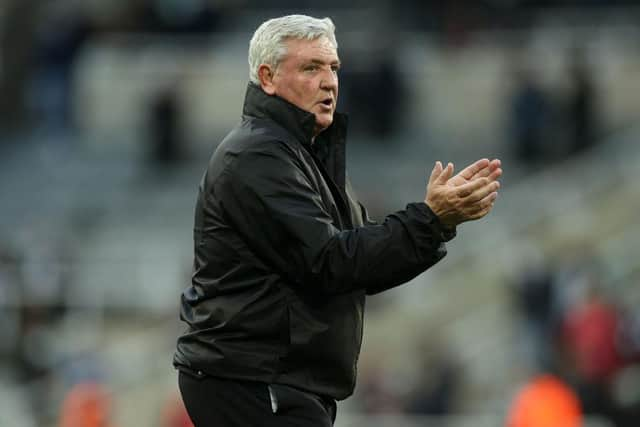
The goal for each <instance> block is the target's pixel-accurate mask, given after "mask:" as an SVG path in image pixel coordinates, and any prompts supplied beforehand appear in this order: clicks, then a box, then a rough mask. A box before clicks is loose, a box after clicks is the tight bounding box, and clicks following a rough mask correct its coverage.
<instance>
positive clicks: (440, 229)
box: [412, 203, 457, 242]
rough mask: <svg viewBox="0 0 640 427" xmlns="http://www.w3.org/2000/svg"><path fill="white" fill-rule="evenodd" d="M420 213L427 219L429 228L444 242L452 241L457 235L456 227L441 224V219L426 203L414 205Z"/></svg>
mask: <svg viewBox="0 0 640 427" xmlns="http://www.w3.org/2000/svg"><path fill="white" fill-rule="evenodd" d="M412 204H413V205H414V206H415V207H416V208H417V209H418V210H419V211H420V212H422V213H424V215H425V216H426V217H427V222H428V223H429V226H430V227H432V228H433V229H434V230H435V231H436V232H437V233H438V234H439V235H440V238H441V239H442V241H443V242H448V241H450V240H452V239H453V238H454V237H456V235H457V231H456V227H447V226H446V225H444V224H442V223H441V222H440V218H438V216H437V215H436V214H435V213H433V211H432V210H431V208H430V207H429V205H427V204H426V203H412Z"/></svg>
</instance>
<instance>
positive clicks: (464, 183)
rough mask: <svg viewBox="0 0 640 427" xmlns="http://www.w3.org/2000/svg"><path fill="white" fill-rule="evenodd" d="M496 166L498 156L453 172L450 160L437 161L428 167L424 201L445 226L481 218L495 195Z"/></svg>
mask: <svg viewBox="0 0 640 427" xmlns="http://www.w3.org/2000/svg"><path fill="white" fill-rule="evenodd" d="M499 166H500V161H499V160H494V161H492V162H490V161H489V160H487V159H482V160H478V161H477V162H475V163H474V164H472V165H470V166H468V167H467V168H465V169H464V170H462V171H461V172H460V173H459V174H457V175H456V176H453V163H449V164H447V167H446V168H443V166H442V163H441V162H439V161H438V162H436V164H435V166H434V168H433V170H432V171H431V176H430V178H429V183H428V184H427V194H426V196H425V201H424V202H425V203H426V204H427V205H428V206H429V207H430V208H431V210H432V211H433V212H434V213H435V214H436V215H437V216H438V218H439V219H440V222H442V223H443V224H444V225H445V226H447V227H455V226H457V225H458V224H461V223H463V222H466V221H471V220H475V219H479V218H482V217H483V216H485V215H486V214H488V213H489V212H490V211H491V208H492V207H493V203H494V202H495V200H496V197H497V196H498V192H497V191H498V189H499V188H500V183H499V182H498V181H497V178H498V177H499V176H500V175H501V174H502V170H501V169H500V167H499Z"/></svg>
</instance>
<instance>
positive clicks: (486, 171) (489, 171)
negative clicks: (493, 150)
mask: <svg viewBox="0 0 640 427" xmlns="http://www.w3.org/2000/svg"><path fill="white" fill-rule="evenodd" d="M501 164H502V162H501V161H500V159H493V160H491V162H489V165H488V167H486V168H482V169H480V170H479V171H478V172H477V173H475V174H474V175H473V176H472V177H471V178H467V179H468V180H472V179H476V178H484V177H490V178H492V177H493V173H494V172H495V171H496V170H497V169H499V168H500V166H501ZM496 178H497V177H493V178H492V179H491V180H492V181H495V180H496Z"/></svg>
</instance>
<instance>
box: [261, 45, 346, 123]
mask: <svg viewBox="0 0 640 427" xmlns="http://www.w3.org/2000/svg"><path fill="white" fill-rule="evenodd" d="M286 45H287V53H286V55H285V57H284V58H283V59H282V61H281V62H280V64H278V67H277V69H276V70H275V74H274V76H273V80H272V84H273V93H272V94H275V95H278V96H280V97H281V98H284V99H286V100H287V101H289V102H291V103H292V104H294V105H296V106H297V107H299V108H302V109H303V110H306V111H309V112H311V113H313V114H314V115H315V116H316V128H315V135H317V134H318V133H320V132H322V131H323V130H325V129H326V128H328V127H329V126H330V125H331V123H332V122H333V113H334V112H335V110H336V103H337V101H338V69H339V68H340V61H339V59H338V53H337V52H336V49H335V48H334V47H333V45H332V44H331V42H329V39H327V38H326V37H319V38H317V39H314V40H299V39H289V40H287V41H286Z"/></svg>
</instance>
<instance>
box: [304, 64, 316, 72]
mask: <svg viewBox="0 0 640 427" xmlns="http://www.w3.org/2000/svg"><path fill="white" fill-rule="evenodd" d="M317 70H318V66H317V65H316V64H309V65H306V66H305V67H304V71H308V72H313V71H317Z"/></svg>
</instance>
